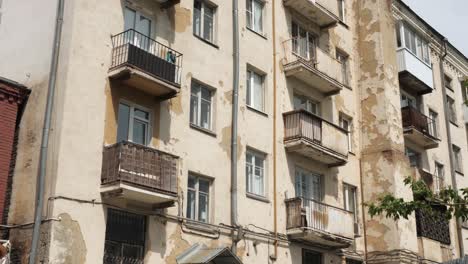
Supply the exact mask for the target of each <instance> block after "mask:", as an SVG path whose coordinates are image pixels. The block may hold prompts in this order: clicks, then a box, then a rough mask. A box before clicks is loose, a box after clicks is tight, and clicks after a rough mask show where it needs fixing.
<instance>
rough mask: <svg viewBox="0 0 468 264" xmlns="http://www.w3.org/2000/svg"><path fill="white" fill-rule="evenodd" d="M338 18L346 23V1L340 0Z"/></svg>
mask: <svg viewBox="0 0 468 264" xmlns="http://www.w3.org/2000/svg"><path fill="white" fill-rule="evenodd" d="M338 16H339V18H340V20H341V21H343V22H346V3H345V0H338Z"/></svg>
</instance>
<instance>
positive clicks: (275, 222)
mask: <svg viewBox="0 0 468 264" xmlns="http://www.w3.org/2000/svg"><path fill="white" fill-rule="evenodd" d="M275 5H276V3H275V0H272V1H271V14H272V15H271V20H272V41H273V43H272V44H273V228H274V233H275V238H276V239H275V242H274V243H275V244H274V252H273V255H272V256H270V258H271V259H272V260H276V259H277V258H278V201H277V199H278V197H277V178H276V176H277V170H276V166H277V164H276V162H277V153H276V133H277V131H276V111H277V108H276V107H277V87H276V86H277V80H276V78H277V76H276V8H275Z"/></svg>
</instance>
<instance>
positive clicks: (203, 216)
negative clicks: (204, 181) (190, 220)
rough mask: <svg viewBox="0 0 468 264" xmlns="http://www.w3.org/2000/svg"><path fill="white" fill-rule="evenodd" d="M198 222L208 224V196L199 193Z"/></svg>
mask: <svg viewBox="0 0 468 264" xmlns="http://www.w3.org/2000/svg"><path fill="white" fill-rule="evenodd" d="M198 199H199V200H198V221H201V222H205V223H206V222H208V195H206V194H203V193H199V196H198Z"/></svg>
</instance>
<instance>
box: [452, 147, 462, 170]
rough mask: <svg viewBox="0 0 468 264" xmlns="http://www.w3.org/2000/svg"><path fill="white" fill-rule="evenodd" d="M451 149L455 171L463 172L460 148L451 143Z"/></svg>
mask: <svg viewBox="0 0 468 264" xmlns="http://www.w3.org/2000/svg"><path fill="white" fill-rule="evenodd" d="M452 151H453V158H454V160H455V170H456V171H457V172H460V173H462V172H463V162H462V156H461V155H462V154H461V149H460V148H459V147H457V146H455V145H452Z"/></svg>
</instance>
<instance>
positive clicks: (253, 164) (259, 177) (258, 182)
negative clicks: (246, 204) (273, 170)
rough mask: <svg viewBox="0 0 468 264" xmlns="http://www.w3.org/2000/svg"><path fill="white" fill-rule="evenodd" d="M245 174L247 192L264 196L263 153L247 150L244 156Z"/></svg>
mask: <svg viewBox="0 0 468 264" xmlns="http://www.w3.org/2000/svg"><path fill="white" fill-rule="evenodd" d="M245 174H246V175H247V177H246V180H247V192H248V193H250V194H254V195H258V196H263V197H264V196H265V155H264V154H261V153H258V152H255V151H252V150H247V154H246V157H245Z"/></svg>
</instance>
